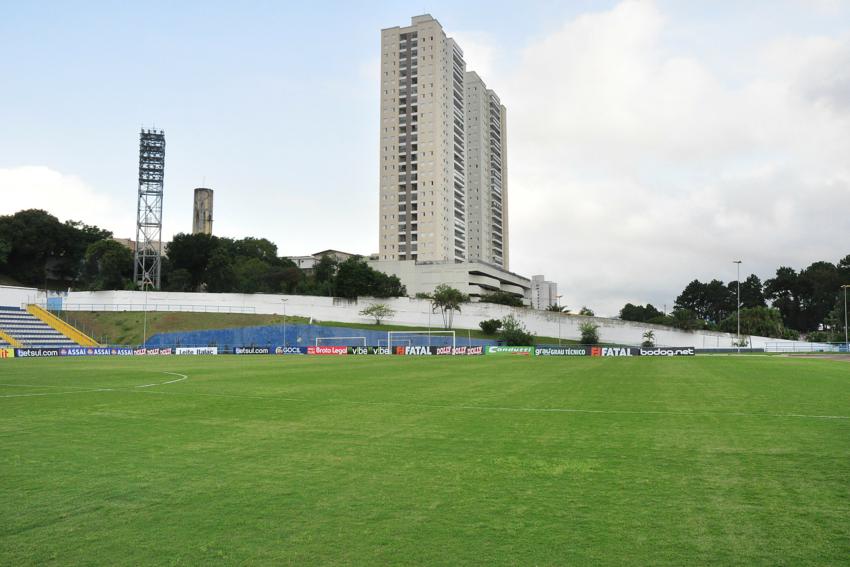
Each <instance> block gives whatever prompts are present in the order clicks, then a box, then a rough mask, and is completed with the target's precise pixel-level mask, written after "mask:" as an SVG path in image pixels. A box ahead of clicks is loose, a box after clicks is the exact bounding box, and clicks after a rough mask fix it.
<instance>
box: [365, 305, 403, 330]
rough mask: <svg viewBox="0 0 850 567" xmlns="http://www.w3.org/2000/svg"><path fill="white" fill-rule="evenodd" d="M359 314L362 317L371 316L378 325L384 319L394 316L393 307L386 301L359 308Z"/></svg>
mask: <svg viewBox="0 0 850 567" xmlns="http://www.w3.org/2000/svg"><path fill="white" fill-rule="evenodd" d="M360 314H361V315H363V316H364V317H372V318H373V319H375V324H376V325H380V324H381V321H383V320H384V319H391V318H392V317H394V316H395V309H393V308H392V307H390V306H389V305H387V304H386V303H372V304H371V305H369V306H367V307H364V308H363V309H361V310H360Z"/></svg>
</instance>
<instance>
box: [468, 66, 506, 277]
mask: <svg viewBox="0 0 850 567" xmlns="http://www.w3.org/2000/svg"><path fill="white" fill-rule="evenodd" d="M464 88H465V97H464V98H465V99H466V158H467V159H466V180H467V182H466V187H467V191H466V192H467V209H468V211H469V214H468V215H467V216H468V223H467V224H468V230H467V233H468V238H467V241H468V248H469V258H470V260H481V261H484V262H488V263H490V264H495V265H497V266H501V267H503V268H505V269H506V270H507V269H509V266H510V263H509V262H510V260H509V253H508V249H509V242H508V177H507V130H506V124H505V120H506V110H505V107H504V105H503V104H502V103H501V101H500V100H499V97H498V95H496V93H495V92H494V91H493V90H492V89H488V88H487V85H485V84H484V81H483V80H482V79H481V77H479V76H478V74H477V73H476V72H475V71H467V72H466V77H465V80H464Z"/></svg>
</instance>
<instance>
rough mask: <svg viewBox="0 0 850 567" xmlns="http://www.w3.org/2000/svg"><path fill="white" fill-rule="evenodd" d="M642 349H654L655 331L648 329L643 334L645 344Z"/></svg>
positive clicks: (642, 344) (643, 343)
mask: <svg viewBox="0 0 850 567" xmlns="http://www.w3.org/2000/svg"><path fill="white" fill-rule="evenodd" d="M640 346H642V347H647V348H650V347H654V346H655V331H653V330H652V329H647V330H646V331H644V332H643V342H642V343H641V345H640Z"/></svg>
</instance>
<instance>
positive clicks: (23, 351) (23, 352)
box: [15, 348, 61, 358]
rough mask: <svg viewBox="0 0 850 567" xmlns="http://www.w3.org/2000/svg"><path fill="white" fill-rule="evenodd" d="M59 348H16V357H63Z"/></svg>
mask: <svg viewBox="0 0 850 567" xmlns="http://www.w3.org/2000/svg"><path fill="white" fill-rule="evenodd" d="M60 350H61V349H58V348H16V349H15V356H16V357H18V358H49V357H52V356H61V355H60V353H59V351H60Z"/></svg>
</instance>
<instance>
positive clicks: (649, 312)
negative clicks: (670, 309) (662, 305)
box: [620, 303, 664, 323]
mask: <svg viewBox="0 0 850 567" xmlns="http://www.w3.org/2000/svg"><path fill="white" fill-rule="evenodd" d="M663 317H664V314H663V313H662V312H661V311H659V310H658V309H656V308H655V307H654V306H653V305H652V304H651V303H647V304H646V306H643V305H632V304H631V303H626V304H625V305H624V306H623V308H622V309H620V319H622V320H623V321H638V322H640V323H646V322H648V321H652V320H657V319H659V318H663Z"/></svg>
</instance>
